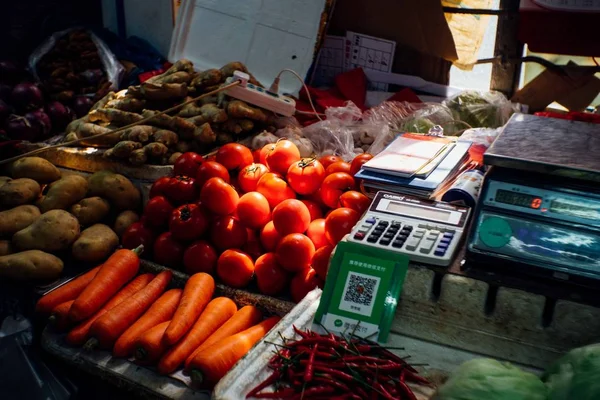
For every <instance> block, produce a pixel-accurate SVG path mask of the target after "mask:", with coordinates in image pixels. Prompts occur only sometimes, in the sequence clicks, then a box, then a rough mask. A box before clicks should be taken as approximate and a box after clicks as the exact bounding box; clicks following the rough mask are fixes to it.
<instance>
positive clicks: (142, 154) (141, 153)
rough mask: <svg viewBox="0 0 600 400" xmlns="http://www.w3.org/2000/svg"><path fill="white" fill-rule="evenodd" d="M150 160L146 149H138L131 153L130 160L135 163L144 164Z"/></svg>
mask: <svg viewBox="0 0 600 400" xmlns="http://www.w3.org/2000/svg"><path fill="white" fill-rule="evenodd" d="M146 161H148V156H147V155H146V151H145V150H144V149H137V150H134V151H132V152H131V154H129V162H130V163H131V164H133V165H144V164H146Z"/></svg>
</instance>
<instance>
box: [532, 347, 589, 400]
mask: <svg viewBox="0 0 600 400" xmlns="http://www.w3.org/2000/svg"><path fill="white" fill-rule="evenodd" d="M542 380H543V381H545V382H546V385H547V386H548V389H549V396H548V399H549V400H597V399H600V344H593V345H590V346H585V347H580V348H578V349H574V350H571V351H570V352H568V353H567V354H565V355H564V356H563V357H561V358H560V359H559V360H558V361H556V362H554V364H552V365H551V366H550V367H549V368H548V369H547V370H546V372H545V373H544V375H543V376H542Z"/></svg>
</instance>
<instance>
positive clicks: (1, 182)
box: [0, 176, 12, 186]
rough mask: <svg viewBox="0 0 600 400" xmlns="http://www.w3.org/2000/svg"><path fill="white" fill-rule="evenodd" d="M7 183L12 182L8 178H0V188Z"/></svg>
mask: <svg viewBox="0 0 600 400" xmlns="http://www.w3.org/2000/svg"><path fill="white" fill-rule="evenodd" d="M8 181H12V178H11V177H10V176H0V186H2V185H4V184H5V183H6V182H8Z"/></svg>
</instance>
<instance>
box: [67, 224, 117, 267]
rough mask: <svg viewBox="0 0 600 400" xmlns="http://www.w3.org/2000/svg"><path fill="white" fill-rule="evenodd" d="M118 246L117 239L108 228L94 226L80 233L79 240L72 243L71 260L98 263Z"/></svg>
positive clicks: (99, 225)
mask: <svg viewBox="0 0 600 400" xmlns="http://www.w3.org/2000/svg"><path fill="white" fill-rule="evenodd" d="M118 245H119V237H118V236H117V234H116V233H115V232H113V230H112V229H110V227H108V226H106V225H103V224H95V225H92V226H90V227H89V228H87V229H85V230H84V231H83V232H81V236H79V239H77V240H76V241H75V243H73V247H72V249H71V252H72V253H73V258H75V259H76V260H79V261H85V262H100V261H104V260H105V259H107V258H108V256H109V255H111V254H112V252H113V251H114V250H115V248H116V247H117V246H118Z"/></svg>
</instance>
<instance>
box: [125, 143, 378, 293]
mask: <svg viewBox="0 0 600 400" xmlns="http://www.w3.org/2000/svg"><path fill="white" fill-rule="evenodd" d="M371 157H372V156H371V155H370V154H361V155H359V156H357V157H356V158H355V159H354V160H352V162H351V163H348V162H344V161H343V160H342V159H341V158H339V157H337V156H325V157H322V158H320V159H316V158H304V159H301V158H300V152H299V150H298V148H297V147H296V145H295V144H294V143H292V142H290V141H288V140H280V141H278V142H277V143H273V144H268V145H266V146H265V147H263V148H262V149H259V150H255V151H254V152H252V151H251V150H250V149H249V148H247V147H245V146H243V145H241V144H238V143H230V144H227V145H225V146H223V147H221V148H220V149H219V150H218V151H217V153H216V154H215V155H213V156H212V157H209V158H206V159H205V158H203V157H202V156H200V155H198V154H196V153H185V154H183V155H182V156H181V157H180V158H179V159H177V161H176V163H175V165H174V176H173V177H163V178H160V179H158V180H157V181H156V182H154V184H153V185H152V188H151V190H150V199H149V201H148V203H147V205H146V207H145V209H144V214H143V216H142V218H141V220H140V221H139V222H137V223H135V224H133V225H131V226H130V227H129V229H128V230H127V231H126V232H125V233H124V235H123V238H122V242H123V243H122V244H123V246H124V247H126V248H135V247H137V246H138V245H140V244H143V245H144V247H145V248H146V249H152V251H151V253H152V254H151V257H152V259H153V260H154V261H155V262H156V263H159V264H162V265H165V266H168V267H171V268H174V269H181V270H183V271H185V272H187V273H189V274H194V273H197V272H207V273H210V274H212V275H215V276H217V277H218V278H219V279H220V280H221V281H222V282H223V283H224V284H226V285H229V286H232V287H235V288H245V287H247V286H248V285H250V284H251V283H252V282H253V280H255V281H256V287H257V288H258V290H259V291H260V292H261V293H263V294H266V295H271V296H277V295H282V294H285V293H288V292H289V293H290V294H291V296H292V298H293V300H294V301H300V300H301V299H302V298H303V297H304V296H305V295H306V293H308V292H309V291H310V290H312V289H314V288H315V287H317V286H322V285H323V282H324V279H325V277H326V275H327V269H328V265H329V258H330V255H331V253H332V251H333V249H334V247H335V245H336V244H337V243H338V242H339V241H340V240H341V239H342V238H343V237H344V236H345V235H346V234H347V233H349V232H350V230H351V229H352V227H353V226H354V225H355V224H356V223H357V222H358V220H359V219H360V216H361V215H362V214H363V212H364V211H365V210H366V209H367V208H368V206H369V204H370V200H369V199H368V198H367V197H366V196H365V195H364V194H362V193H360V192H359V191H358V190H357V183H356V182H355V180H354V177H353V176H354V174H355V173H356V172H357V171H358V170H359V169H360V167H361V166H362V164H364V163H365V162H366V161H368V160H369V159H370V158H371Z"/></svg>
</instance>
